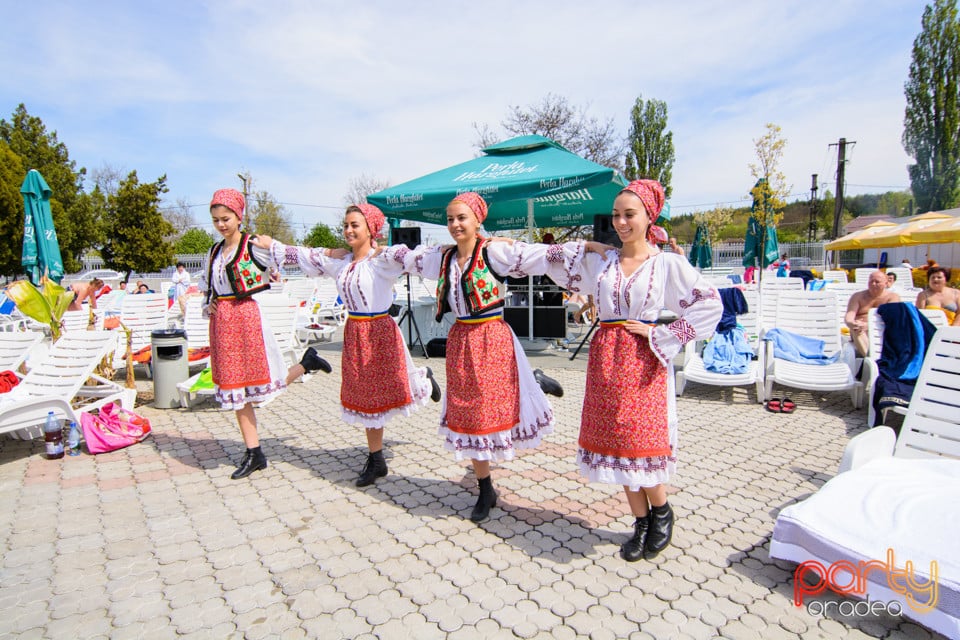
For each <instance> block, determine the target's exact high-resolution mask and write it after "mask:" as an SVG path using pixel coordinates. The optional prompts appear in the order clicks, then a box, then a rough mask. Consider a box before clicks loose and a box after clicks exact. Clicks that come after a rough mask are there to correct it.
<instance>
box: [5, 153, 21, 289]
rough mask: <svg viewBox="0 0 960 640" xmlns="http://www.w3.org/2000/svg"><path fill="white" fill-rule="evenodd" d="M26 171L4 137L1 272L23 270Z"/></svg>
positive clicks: (11, 274)
mask: <svg viewBox="0 0 960 640" xmlns="http://www.w3.org/2000/svg"><path fill="white" fill-rule="evenodd" d="M25 175H26V172H25V171H24V170H23V163H22V162H21V161H20V156H18V155H17V154H15V153H14V152H13V151H12V150H11V149H10V147H9V146H8V145H7V143H6V142H4V141H2V140H0V237H2V238H3V242H0V275H4V276H8V277H9V276H15V275H17V274H20V273H23V267H22V265H21V264H20V258H21V256H22V254H23V196H22V195H20V185H21V184H23V180H24V176H25Z"/></svg>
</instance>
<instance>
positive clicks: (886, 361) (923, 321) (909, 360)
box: [872, 302, 937, 426]
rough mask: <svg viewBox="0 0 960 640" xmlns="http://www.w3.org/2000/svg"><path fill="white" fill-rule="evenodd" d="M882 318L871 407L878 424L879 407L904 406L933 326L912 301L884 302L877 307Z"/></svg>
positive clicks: (906, 403) (909, 395) (916, 376)
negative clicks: (909, 302) (881, 346)
mask: <svg viewBox="0 0 960 640" xmlns="http://www.w3.org/2000/svg"><path fill="white" fill-rule="evenodd" d="M877 313H878V314H879V315H880V318H881V319H883V323H884V329H883V349H882V350H881V352H880V359H879V360H878V361H877V369H878V370H879V371H878V374H877V380H876V382H875V383H874V392H873V409H874V411H875V414H876V416H877V417H876V421H875V422H874V424H873V425H872V426H876V425H877V424H880V420H881V417H882V415H883V412H882V410H883V409H887V408H890V407H897V406H899V407H906V406H908V405H909V404H910V398H911V397H912V396H913V389H914V387H916V384H917V378H918V377H919V376H920V370H921V369H922V368H923V358H924V356H925V355H926V353H927V347H929V346H930V341H931V340H932V339H933V334H934V333H936V330H937V328H936V327H934V326H933V324H932V323H931V322H930V321H929V320H927V317H926V316H924V315H923V314H922V313H920V312H919V311H917V308H916V307H915V306H913V305H912V304H907V303H904V302H888V303H887V304H882V305H880V306H879V307H877Z"/></svg>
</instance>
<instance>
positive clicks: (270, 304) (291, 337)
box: [257, 293, 303, 366]
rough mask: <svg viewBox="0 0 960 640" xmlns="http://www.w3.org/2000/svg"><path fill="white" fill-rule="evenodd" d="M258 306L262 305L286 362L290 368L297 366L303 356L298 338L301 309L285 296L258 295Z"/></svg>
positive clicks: (261, 309)
mask: <svg viewBox="0 0 960 640" xmlns="http://www.w3.org/2000/svg"><path fill="white" fill-rule="evenodd" d="M257 304H259V305H260V312H261V314H262V315H263V319H264V321H265V322H266V324H267V325H268V326H269V327H270V330H271V331H272V332H273V336H274V337H275V338H276V339H277V343H278V344H279V345H280V352H281V353H283V358H284V360H286V361H287V364H288V365H290V366H293V365H295V364H296V363H297V362H299V360H300V356H301V355H303V354H302V353H301V352H302V351H303V350H302V349H301V348H300V342H299V340H297V336H296V330H297V313H298V312H299V309H300V307H299V306H298V305H297V303H296V302H294V301H293V300H291V299H289V298H288V297H287V296H285V295H279V294H270V293H266V294H260V295H258V296H257Z"/></svg>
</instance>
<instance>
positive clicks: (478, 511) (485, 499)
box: [470, 476, 497, 522]
mask: <svg viewBox="0 0 960 640" xmlns="http://www.w3.org/2000/svg"><path fill="white" fill-rule="evenodd" d="M477 485H478V486H479V487H480V495H479V496H478V497H477V504H476V505H475V506H474V507H473V511H472V512H471V513H470V519H471V520H473V521H474V522H483V521H484V520H486V519H487V518H488V517H490V507H495V506H497V492H496V491H494V489H493V480H491V479H490V476H487V477H486V478H480V479H479V480H477Z"/></svg>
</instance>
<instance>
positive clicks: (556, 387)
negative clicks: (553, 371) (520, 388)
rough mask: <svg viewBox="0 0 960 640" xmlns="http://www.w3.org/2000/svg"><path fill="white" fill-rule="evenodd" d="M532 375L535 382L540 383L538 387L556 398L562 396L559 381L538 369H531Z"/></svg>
mask: <svg viewBox="0 0 960 640" xmlns="http://www.w3.org/2000/svg"><path fill="white" fill-rule="evenodd" d="M533 377H534V379H536V381H537V384H539V385H540V388H541V389H542V390H543V392H544V393H549V394H550V395H552V396H557V397H558V398H562V397H563V387H561V386H560V383H559V382H557V381H556V380H554V379H553V378H551V377H550V376H548V375H547V374H545V373H544V372H543V371H541V370H540V369H534V370H533Z"/></svg>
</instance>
